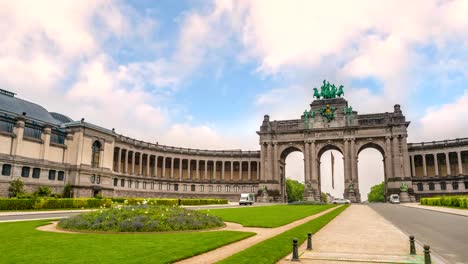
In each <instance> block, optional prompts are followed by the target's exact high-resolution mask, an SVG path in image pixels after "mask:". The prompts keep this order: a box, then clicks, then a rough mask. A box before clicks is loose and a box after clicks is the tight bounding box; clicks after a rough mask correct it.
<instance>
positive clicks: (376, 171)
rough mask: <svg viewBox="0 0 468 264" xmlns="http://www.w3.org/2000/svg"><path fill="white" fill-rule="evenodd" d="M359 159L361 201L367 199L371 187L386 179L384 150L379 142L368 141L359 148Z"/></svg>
mask: <svg viewBox="0 0 468 264" xmlns="http://www.w3.org/2000/svg"><path fill="white" fill-rule="evenodd" d="M358 161H359V162H358V175H359V192H360V194H361V201H367V200H368V196H367V195H368V194H369V192H370V191H371V188H372V187H373V186H376V185H378V184H381V183H382V182H384V181H385V170H384V150H383V149H382V147H380V146H379V145H377V144H374V143H368V144H366V145H364V146H363V147H362V148H361V149H360V150H359V153H358ZM384 185H385V183H384ZM378 189H379V188H376V190H378ZM380 190H382V188H380ZM383 190H385V186H384V188H383Z"/></svg>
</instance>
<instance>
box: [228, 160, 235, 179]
mask: <svg viewBox="0 0 468 264" xmlns="http://www.w3.org/2000/svg"><path fill="white" fill-rule="evenodd" d="M229 180H231V181H232V180H234V161H231V176H230V179H229Z"/></svg>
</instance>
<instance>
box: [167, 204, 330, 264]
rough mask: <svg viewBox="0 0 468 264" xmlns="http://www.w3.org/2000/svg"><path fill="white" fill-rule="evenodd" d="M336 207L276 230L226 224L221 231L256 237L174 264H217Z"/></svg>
mask: <svg viewBox="0 0 468 264" xmlns="http://www.w3.org/2000/svg"><path fill="white" fill-rule="evenodd" d="M336 208H337V207H334V208H330V209H328V210H325V211H323V212H321V213H318V214H315V215H312V216H308V217H306V218H303V219H300V220H297V221H295V222H292V223H289V224H287V225H284V226H280V227H276V228H258V227H243V226H242V225H239V224H233V223H228V226H227V227H226V228H224V229H222V230H233V231H242V232H254V233H257V234H256V235H254V236H252V237H249V238H247V239H244V240H241V241H238V242H235V243H232V244H229V245H226V246H223V247H220V248H217V249H215V250H212V251H209V252H206V253H204V254H201V255H197V256H195V257H193V258H189V259H185V260H182V261H179V262H176V263H180V264H182V263H183V264H188V263H190V264H193V263H203V264H207V263H215V262H218V261H220V260H223V259H225V258H227V257H229V256H231V255H234V254H235V253H237V252H239V251H242V250H244V249H247V248H249V247H251V246H253V245H255V244H257V243H260V242H262V241H264V240H266V239H269V238H271V237H274V236H276V235H278V234H280V233H283V232H285V231H287V230H289V229H291V228H294V227H296V226H298V225H302V224H304V223H306V222H308V221H310V220H312V219H315V218H317V217H319V216H322V215H324V214H326V213H328V212H330V211H332V210H334V209H336Z"/></svg>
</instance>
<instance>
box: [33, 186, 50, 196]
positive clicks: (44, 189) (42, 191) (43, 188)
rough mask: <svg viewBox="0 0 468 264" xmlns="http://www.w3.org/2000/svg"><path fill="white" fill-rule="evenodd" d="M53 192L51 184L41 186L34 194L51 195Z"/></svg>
mask: <svg viewBox="0 0 468 264" xmlns="http://www.w3.org/2000/svg"><path fill="white" fill-rule="evenodd" d="M51 194H52V190H51V189H50V187H49V186H39V188H38V189H37V190H36V191H35V192H34V195H35V196H37V197H49V196H50V195H51Z"/></svg>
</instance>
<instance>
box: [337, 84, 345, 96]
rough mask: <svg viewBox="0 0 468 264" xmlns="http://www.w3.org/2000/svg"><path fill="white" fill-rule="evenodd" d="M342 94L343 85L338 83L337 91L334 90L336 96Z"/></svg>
mask: <svg viewBox="0 0 468 264" xmlns="http://www.w3.org/2000/svg"><path fill="white" fill-rule="evenodd" d="M342 95H343V96H344V91H343V85H340V88H338V91H337V92H336V96H337V97H341V96H342Z"/></svg>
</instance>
